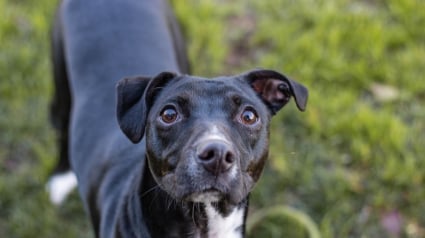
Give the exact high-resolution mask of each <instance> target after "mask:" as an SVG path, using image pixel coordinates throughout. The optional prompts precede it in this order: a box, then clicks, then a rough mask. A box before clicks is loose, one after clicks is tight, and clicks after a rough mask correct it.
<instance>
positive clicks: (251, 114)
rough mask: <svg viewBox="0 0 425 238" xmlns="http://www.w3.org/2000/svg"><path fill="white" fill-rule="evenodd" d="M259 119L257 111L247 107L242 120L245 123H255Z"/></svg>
mask: <svg viewBox="0 0 425 238" xmlns="http://www.w3.org/2000/svg"><path fill="white" fill-rule="evenodd" d="M258 120H259V118H258V116H257V112H256V111H255V110H254V109H252V108H246V109H245V110H244V111H243V112H242V114H241V122H242V123H243V124H245V125H254V124H255V123H256V122H257V121H258Z"/></svg>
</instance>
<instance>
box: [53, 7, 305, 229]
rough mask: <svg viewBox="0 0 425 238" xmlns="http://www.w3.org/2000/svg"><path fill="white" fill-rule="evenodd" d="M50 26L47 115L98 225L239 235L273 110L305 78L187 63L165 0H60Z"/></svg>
mask: <svg viewBox="0 0 425 238" xmlns="http://www.w3.org/2000/svg"><path fill="white" fill-rule="evenodd" d="M53 36H54V37H53V52H54V53H53V61H54V66H55V71H54V72H55V74H54V76H55V83H56V90H57V91H56V94H55V95H56V96H55V97H54V103H53V104H52V105H53V107H52V109H53V113H52V117H53V119H54V121H56V123H55V125H56V126H57V128H58V129H59V130H60V132H61V136H60V137H59V139H60V145H61V158H62V159H64V160H67V156H68V155H69V158H70V162H71V165H72V169H73V171H74V172H75V173H76V175H77V178H78V184H79V192H80V194H81V197H82V200H83V201H84V205H85V208H86V209H87V211H88V213H89V214H90V216H91V221H92V223H93V226H94V229H95V234H96V236H97V237H243V236H244V233H245V232H244V230H245V225H244V224H245V219H246V214H247V206H248V196H249V193H250V191H251V189H252V188H253V186H254V185H255V182H256V181H257V180H258V179H259V177H260V175H261V172H262V170H263V167H264V164H265V161H266V158H267V154H268V137H269V131H268V126H269V122H270V119H271V116H272V115H274V114H275V113H276V112H277V111H278V110H280V109H281V108H282V107H283V106H284V105H285V104H286V103H287V102H288V101H289V99H290V98H291V97H292V98H294V99H295V102H296V105H297V106H298V108H299V109H300V110H304V109H305V106H306V102H307V95H308V93H307V89H306V88H305V87H304V86H302V85H300V84H298V83H296V82H295V81H292V80H290V79H288V78H287V77H285V76H284V75H282V74H280V73H278V72H275V71H271V70H253V71H250V72H247V73H243V74H240V75H236V76H223V77H217V78H211V79H207V78H201V77H194V76H189V75H187V74H186V73H188V70H189V67H188V63H187V62H188V61H187V57H186V53H185V47H184V44H183V40H182V37H181V35H180V31H179V29H178V25H177V24H176V21H175V19H174V16H173V14H172V12H171V11H170V9H169V7H168V5H167V4H166V3H165V2H163V1H161V0H157V1H153V0H149V1H143V0H139V1H138V0H91V1H86V0H65V1H63V3H62V5H61V7H60V8H59V14H58V17H57V20H56V27H55V30H54V34H53ZM164 71H169V72H164ZM161 72H162V73H161ZM170 72H174V73H170ZM140 74H143V75H150V76H148V77H142V76H132V77H126V76H129V75H140ZM120 78H125V79H123V80H121V81H119V83H118V84H117V81H118V79H120ZM126 137H127V138H126ZM68 138H69V139H68ZM132 142H133V143H132ZM64 167H66V165H65V166H64Z"/></svg>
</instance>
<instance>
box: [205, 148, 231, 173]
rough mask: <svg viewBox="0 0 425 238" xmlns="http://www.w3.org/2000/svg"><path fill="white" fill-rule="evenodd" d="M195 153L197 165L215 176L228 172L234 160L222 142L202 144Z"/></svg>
mask: <svg viewBox="0 0 425 238" xmlns="http://www.w3.org/2000/svg"><path fill="white" fill-rule="evenodd" d="M197 151H198V161H199V163H200V164H202V166H203V167H204V168H205V169H206V170H208V171H209V172H211V173H213V174H215V175H218V174H220V173H223V172H225V171H227V170H229V169H230V168H231V167H232V165H233V164H234V162H235V160H236V158H235V156H234V154H233V152H232V150H231V149H230V146H229V145H228V144H226V143H223V142H209V143H203V144H201V145H200V146H199V147H198V149H197Z"/></svg>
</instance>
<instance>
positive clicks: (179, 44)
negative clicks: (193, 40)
mask: <svg viewBox="0 0 425 238" xmlns="http://www.w3.org/2000/svg"><path fill="white" fill-rule="evenodd" d="M164 5H166V6H165V7H164V9H165V12H166V14H167V20H168V25H169V28H170V29H171V34H172V38H173V44H174V49H176V60H177V63H178V66H179V68H180V73H183V74H190V73H191V71H190V62H189V57H188V54H187V46H186V41H185V37H184V36H183V33H182V30H181V26H180V24H179V21H178V20H177V17H176V15H175V14H174V11H173V10H172V9H171V7H170V5H169V4H168V2H164Z"/></svg>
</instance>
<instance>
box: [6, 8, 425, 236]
mask: <svg viewBox="0 0 425 238" xmlns="http://www.w3.org/2000/svg"><path fill="white" fill-rule="evenodd" d="M173 5H174V8H175V10H176V13H177V15H178V18H179V20H180V21H181V22H182V25H183V27H184V31H185V34H186V36H187V41H188V45H189V55H190V58H191V61H192V66H193V67H192V68H193V71H194V72H193V73H194V74H197V75H207V76H208V75H217V74H223V73H224V74H231V73H239V72H241V71H245V70H248V69H251V68H254V67H262V68H272V69H275V70H279V71H282V72H285V73H286V74H287V75H289V76H291V77H293V78H295V79H297V80H298V81H300V82H302V83H303V84H305V85H306V86H308V88H309V89H310V100H309V105H308V108H307V111H306V112H304V113H300V112H298V111H297V110H296V108H295V107H294V105H292V104H291V105H289V106H287V108H285V109H284V110H283V111H282V112H281V113H280V114H279V115H277V116H276V117H275V118H274V122H273V125H272V134H271V141H272V144H271V155H270V160H269V164H268V167H267V169H266V171H265V173H264V175H263V176H262V178H261V181H260V183H259V184H258V185H257V186H256V188H255V190H254V193H253V194H252V203H251V204H252V205H251V206H252V209H251V211H252V213H253V214H252V215H253V217H255V216H256V215H258V214H262V213H264V212H265V211H267V208H270V207H275V206H278V207H281V206H284V207H283V208H282V209H284V210H285V211H289V212H286V213H284V214H286V215H283V216H282V215H275V214H274V213H270V214H269V216H268V217H267V218H265V219H263V220H262V221H261V222H260V224H258V225H257V226H256V227H255V229H253V230H252V233H251V237H283V236H284V235H286V237H294V238H298V237H307V231H306V225H305V223H302V222H297V219H296V217H297V216H298V217H300V216H301V217H305V218H306V219H308V221H312V223H313V226H315V227H317V228H318V229H319V232H320V234H321V236H322V237H325V238H331V237H335V238H339V237H378V238H380V237H382V238H384V237H409V238H420V237H425V215H424V212H423V211H425V203H424V202H423V199H424V198H425V186H424V185H425V173H424V172H423V171H425V160H424V154H425V133H424V132H425V108H424V107H423V105H424V102H425V93H424V92H425V80H424V75H425V67H424V66H425V57H424V56H425V31H424V30H423V26H424V25H425V12H424V11H423V9H425V2H423V1H420V0H388V1H382V0H357V1H354V0H352V1H348V0H340V1H337V0H329V1H318V0H299V1H291V0H268V1H255V0H248V1H242V0H238V1H225V0H215V1H213V0H206V1H196V0H188V1H185V2H183V1H177V0H174V1H173ZM54 8H55V3H54V2H52V1H47V0H39V1H29V0H17V1H7V0H0V9H1V10H0V11H1V13H2V19H1V20H0V133H1V134H0V237H12V238H13V237H57V236H58V234H60V236H61V237H91V236H92V234H91V230H90V229H91V228H90V226H89V224H88V220H87V218H86V216H85V215H84V211H83V208H82V207H81V204H80V201H79V198H78V195H77V194H76V193H74V194H73V195H72V197H71V198H70V199H69V200H68V201H67V203H66V204H65V205H63V206H61V207H59V208H56V207H54V206H52V205H50V203H49V202H48V199H47V195H46V194H45V192H44V183H45V181H46V178H47V176H48V172H49V170H50V169H51V168H52V166H53V164H54V162H55V156H56V152H57V151H56V148H55V146H54V133H53V131H52V129H51V127H50V126H49V124H48V116H47V115H48V111H47V108H48V103H49V99H50V96H51V94H52V80H51V75H50V70H51V69H50V63H49V58H48V56H49V42H48V31H49V27H50V21H51V19H52V15H53V11H54ZM386 89H387V90H386ZM388 89H389V91H390V93H386V92H387V91H388ZM291 211H293V212H292V213H291ZM297 214H298V215H297ZM300 214H301V215H300ZM294 217H295V218H294ZM308 224H310V223H308Z"/></svg>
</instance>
